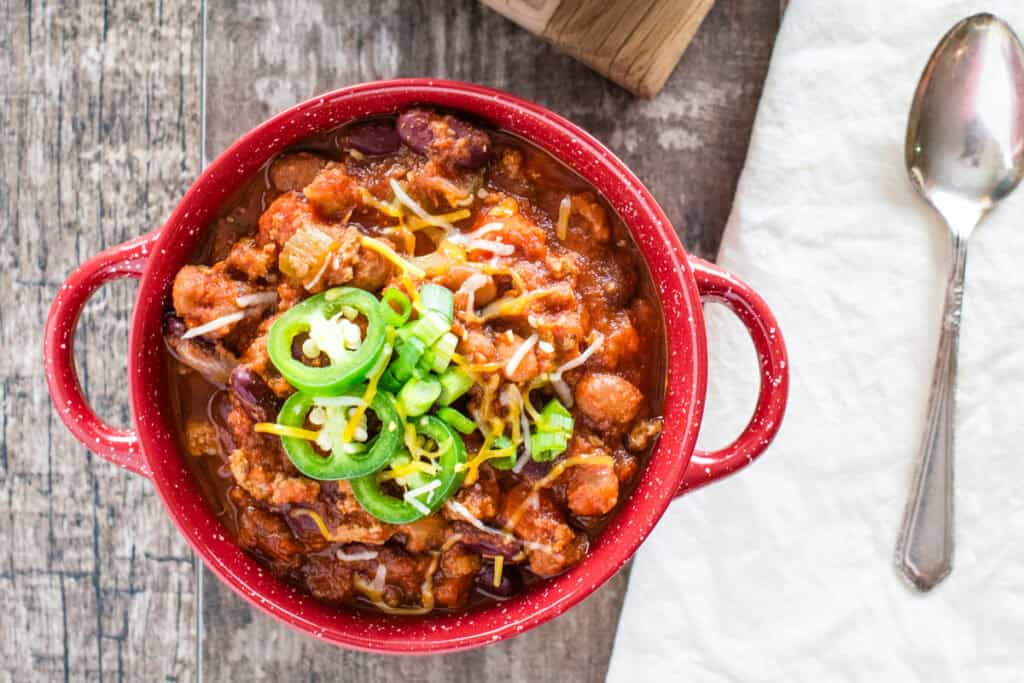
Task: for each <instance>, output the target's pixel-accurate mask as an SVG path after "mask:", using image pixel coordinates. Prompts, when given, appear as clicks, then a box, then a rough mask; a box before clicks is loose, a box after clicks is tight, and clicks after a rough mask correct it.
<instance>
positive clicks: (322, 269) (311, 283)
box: [302, 250, 333, 291]
mask: <svg viewBox="0 0 1024 683" xmlns="http://www.w3.org/2000/svg"><path fill="white" fill-rule="evenodd" d="M332 253H333V250H332V251H328V252H327V253H326V254H324V262H323V263H322V264H320V270H318V271H316V275H314V276H313V279H312V280H310V281H309V282H307V283H306V284H304V285H302V286H303V287H305V288H306V291H312V290H313V288H314V287H316V286H317V284H319V282H320V278H322V277H323V276H324V273H326V272H327V266H329V265H330V263H331V254H332Z"/></svg>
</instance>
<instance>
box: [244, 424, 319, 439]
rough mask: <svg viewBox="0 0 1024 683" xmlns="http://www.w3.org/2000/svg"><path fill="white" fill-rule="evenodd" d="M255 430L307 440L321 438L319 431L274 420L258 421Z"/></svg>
mask: <svg viewBox="0 0 1024 683" xmlns="http://www.w3.org/2000/svg"><path fill="white" fill-rule="evenodd" d="M253 431H255V432H259V433H260V434H275V435H277V436H290V437H292V438H293V439H305V440H306V441H316V440H317V439H318V438H320V433H319V432H314V431H313V430H311V429H302V428H301V427H288V426H286V425H279V424H276V423H274V422H257V423H256V425H255V426H254V427H253Z"/></svg>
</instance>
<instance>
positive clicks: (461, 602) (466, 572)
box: [434, 543, 480, 608]
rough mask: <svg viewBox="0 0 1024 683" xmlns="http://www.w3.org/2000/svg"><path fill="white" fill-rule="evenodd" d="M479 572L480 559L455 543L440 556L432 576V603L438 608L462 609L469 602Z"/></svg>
mask: <svg viewBox="0 0 1024 683" xmlns="http://www.w3.org/2000/svg"><path fill="white" fill-rule="evenodd" d="M478 571H480V557H479V556H478V555H476V554H475V553H472V552H470V551H469V550H468V549H467V548H466V547H465V546H463V545H462V544H460V543H456V544H455V545H453V546H452V547H451V548H449V549H448V550H446V551H444V553H442V555H441V562H440V567H439V569H438V571H437V573H436V574H435V575H434V601H435V603H436V604H437V605H438V606H440V607H449V608H458V607H463V606H465V604H466V603H467V602H468V601H469V594H470V592H471V591H472V589H473V580H474V578H475V577H476V573H477V572H478Z"/></svg>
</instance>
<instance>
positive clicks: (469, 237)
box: [448, 212, 505, 244]
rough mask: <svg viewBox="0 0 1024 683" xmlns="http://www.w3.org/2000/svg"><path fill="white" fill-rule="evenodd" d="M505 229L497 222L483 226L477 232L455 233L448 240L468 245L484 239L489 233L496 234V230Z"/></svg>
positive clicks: (503, 225)
mask: <svg viewBox="0 0 1024 683" xmlns="http://www.w3.org/2000/svg"><path fill="white" fill-rule="evenodd" d="M467 213H468V212H467ZM504 227H505V224H504V223H499V222H497V221H495V222H493V223H486V224H484V225H483V226H481V227H480V228H477V229H476V230H474V231H473V232H462V233H455V234H453V235H452V236H451V237H449V238H448V239H450V240H451V241H452V242H455V243H456V244H466V243H468V242H472V241H473V240H476V239H480V238H481V237H483V236H484V235H486V234H487V233H489V232H494V231H495V230H501V229H502V228H504Z"/></svg>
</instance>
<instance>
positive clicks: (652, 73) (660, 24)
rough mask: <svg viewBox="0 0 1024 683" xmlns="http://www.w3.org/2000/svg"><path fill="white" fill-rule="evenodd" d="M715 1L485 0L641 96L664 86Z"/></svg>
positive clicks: (656, 92)
mask: <svg viewBox="0 0 1024 683" xmlns="http://www.w3.org/2000/svg"><path fill="white" fill-rule="evenodd" d="M714 1H715V0H601V2H593V1H592V0H481V2H483V4H485V5H487V6H488V7H490V8H492V9H493V10H495V11H496V12H500V13H501V14H503V15H504V16H506V17H508V18H509V19H511V20H512V21H514V22H516V23H517V24H519V25H520V26H522V27H524V28H526V29H528V30H529V31H530V32H531V33H535V34H537V35H539V36H541V37H542V38H544V39H545V40H549V41H551V42H552V43H554V44H555V45H556V46H557V47H558V48H559V49H560V50H562V51H563V52H566V53H568V54H570V55H572V56H573V57H575V58H576V59H579V60H580V61H582V62H583V63H585V64H587V65H588V66H590V67H591V68H592V69H594V70H595V71H597V72H598V73H599V74H602V75H604V76H607V77H608V78H610V79H612V80H613V81H615V82H616V83H618V84H619V85H621V86H622V87H624V88H626V89H627V90H629V91H630V92H632V93H635V94H636V95H639V96H640V97H654V96H655V95H657V94H658V92H659V91H660V90H661V88H662V86H664V85H665V81H666V80H668V77H669V75H670V74H671V73H672V70H673V69H675V66H676V64H677V63H678V62H679V57H680V56H682V54H683V51H684V50H685V49H686V46H687V45H689V44H690V41H691V40H692V39H693V35H694V33H696V32H697V29H698V28H699V27H700V24H701V22H702V21H703V20H704V17H705V16H706V15H707V13H708V10H710V9H711V6H712V5H713V4H714Z"/></svg>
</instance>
